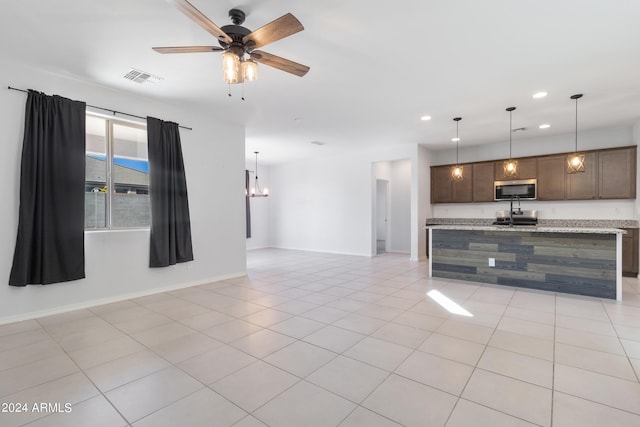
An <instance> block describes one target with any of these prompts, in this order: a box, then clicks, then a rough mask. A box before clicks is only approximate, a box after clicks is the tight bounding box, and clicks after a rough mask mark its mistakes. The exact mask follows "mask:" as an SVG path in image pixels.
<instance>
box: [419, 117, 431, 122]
mask: <svg viewBox="0 0 640 427" xmlns="http://www.w3.org/2000/svg"><path fill="white" fill-rule="evenodd" d="M420 120H422V121H423V122H426V121H427V120H431V116H422V117H420Z"/></svg>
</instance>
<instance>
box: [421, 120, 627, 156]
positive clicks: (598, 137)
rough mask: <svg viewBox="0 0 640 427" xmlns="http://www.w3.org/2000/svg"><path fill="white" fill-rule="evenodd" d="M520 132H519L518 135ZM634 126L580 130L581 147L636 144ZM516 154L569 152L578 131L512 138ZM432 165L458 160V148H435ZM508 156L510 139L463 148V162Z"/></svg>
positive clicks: (579, 143)
mask: <svg viewBox="0 0 640 427" xmlns="http://www.w3.org/2000/svg"><path fill="white" fill-rule="evenodd" d="M515 135H517V134H515ZM634 144H635V143H634V142H633V127H632V126H623V127H615V128H604V129H595V130H591V131H581V132H578V149H579V150H598V149H601V148H610V147H624V146H628V145H634ZM512 145H513V147H512V148H513V149H512V155H513V157H527V156H540V155H544V154H555V153H568V152H571V151H573V149H574V146H575V134H573V133H570V134H565V135H557V136H551V137H546V138H545V137H542V138H530V139H517V138H516V137H514V139H513V141H512ZM431 157H432V162H431V164H432V165H445V164H453V163H455V158H456V152H455V149H450V150H439V151H434V152H433V153H432V155H431ZM507 157H509V141H508V140H507V141H499V142H497V143H495V144H486V145H476V146H471V147H460V163H466V162H480V161H483V160H496V159H505V158H507Z"/></svg>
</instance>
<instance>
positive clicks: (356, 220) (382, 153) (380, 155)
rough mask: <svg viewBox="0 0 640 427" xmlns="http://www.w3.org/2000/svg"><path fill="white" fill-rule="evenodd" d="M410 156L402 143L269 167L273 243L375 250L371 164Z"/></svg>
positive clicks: (356, 252) (290, 246)
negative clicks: (271, 193) (373, 241)
mask: <svg viewBox="0 0 640 427" xmlns="http://www.w3.org/2000/svg"><path fill="white" fill-rule="evenodd" d="M327 151H328V150H327ZM414 155H415V145H412V144H404V145H396V146H393V147H390V148H385V149H372V150H344V151H340V150H338V152H336V151H329V152H327V154H319V155H317V156H314V157H313V158H309V159H305V160H302V161H298V162H295V163H290V164H277V165H272V166H271V167H270V174H271V175H270V181H271V187H272V188H273V191H272V192H273V197H270V199H271V200H270V201H269V202H270V204H271V205H270V206H271V215H270V221H271V239H272V246H274V247H280V248H288V249H301V250H310V251H320V252H333V253H343V254H354V255H366V256H371V255H373V254H375V248H374V247H372V236H373V227H374V226H375V222H374V219H373V212H375V200H374V196H373V195H374V194H375V176H374V173H373V168H374V165H373V163H375V162H378V161H392V160H399V159H410V158H412V156H414ZM422 223H423V224H424V218H423V219H422Z"/></svg>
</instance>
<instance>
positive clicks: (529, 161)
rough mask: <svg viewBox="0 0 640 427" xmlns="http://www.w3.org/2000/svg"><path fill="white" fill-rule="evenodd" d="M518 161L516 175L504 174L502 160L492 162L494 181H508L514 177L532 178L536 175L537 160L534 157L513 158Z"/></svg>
mask: <svg viewBox="0 0 640 427" xmlns="http://www.w3.org/2000/svg"><path fill="white" fill-rule="evenodd" d="M515 160H517V161H518V168H517V169H516V176H512V177H507V176H505V175H504V160H498V161H496V162H494V163H493V167H494V178H495V180H496V181H510V180H514V179H533V178H536V177H537V176H538V162H537V161H536V158H535V157H523V158H520V159H515Z"/></svg>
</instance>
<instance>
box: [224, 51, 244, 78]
mask: <svg viewBox="0 0 640 427" xmlns="http://www.w3.org/2000/svg"><path fill="white" fill-rule="evenodd" d="M222 74H223V76H224V82H225V83H227V84H235V83H241V82H242V78H241V77H242V74H241V73H240V57H239V56H238V55H237V54H236V53H235V52H233V51H232V50H226V51H224V52H222Z"/></svg>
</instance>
